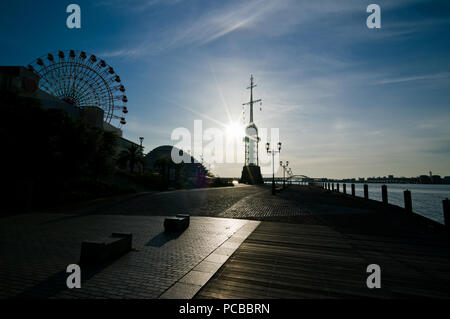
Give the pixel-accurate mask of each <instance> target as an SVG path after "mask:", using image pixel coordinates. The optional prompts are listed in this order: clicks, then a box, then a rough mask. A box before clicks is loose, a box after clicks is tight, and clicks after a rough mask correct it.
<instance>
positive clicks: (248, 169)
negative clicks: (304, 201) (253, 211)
mask: <svg viewBox="0 0 450 319" xmlns="http://www.w3.org/2000/svg"><path fill="white" fill-rule="evenodd" d="M254 87H256V84H254V82H253V75H251V76H250V86H249V87H247V89H250V101H249V102H247V103H244V104H242V105H244V106H245V105H249V106H250V121H249V123H248V125H247V126H246V127H245V137H244V143H245V165H244V167H243V168H242V175H241V183H247V184H262V183H263V179H262V175H261V168H260V167H259V158H258V157H259V155H258V143H259V141H260V138H259V136H258V127H257V126H256V124H255V123H254V122H253V104H254V103H258V102H261V99H258V100H253V88H254Z"/></svg>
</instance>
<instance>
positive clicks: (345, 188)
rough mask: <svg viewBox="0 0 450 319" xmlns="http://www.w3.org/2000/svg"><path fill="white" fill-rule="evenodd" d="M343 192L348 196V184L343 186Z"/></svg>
mask: <svg viewBox="0 0 450 319" xmlns="http://www.w3.org/2000/svg"><path fill="white" fill-rule="evenodd" d="M342 192H343V193H344V194H347V184H342Z"/></svg>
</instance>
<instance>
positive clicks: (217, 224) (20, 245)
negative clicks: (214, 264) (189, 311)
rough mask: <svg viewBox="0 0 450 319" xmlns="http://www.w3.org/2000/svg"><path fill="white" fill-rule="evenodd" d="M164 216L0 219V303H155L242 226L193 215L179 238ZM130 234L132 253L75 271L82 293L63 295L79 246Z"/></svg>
mask: <svg viewBox="0 0 450 319" xmlns="http://www.w3.org/2000/svg"><path fill="white" fill-rule="evenodd" d="M163 219H164V217H152V216H122V215H87V216H83V215H81V216H80V215H67V214H32V215H18V216H12V217H6V218H2V219H0V250H1V252H2V253H1V256H2V257H1V259H0V297H2V298H5V297H19V298H157V297H159V296H160V295H162V294H163V293H164V292H165V291H166V290H167V289H169V288H170V287H171V286H172V285H174V284H175V283H176V282H177V281H178V280H180V279H181V278H183V277H184V276H185V275H186V274H187V273H188V272H189V271H190V270H192V269H193V268H194V267H196V266H197V265H198V264H199V263H200V262H201V261H202V260H204V259H205V258H207V257H208V256H209V255H210V254H211V253H212V252H213V251H214V250H215V249H217V248H218V247H219V246H220V245H221V244H223V243H224V242H225V241H226V240H227V239H229V238H230V236H232V235H233V234H234V233H235V232H236V231H238V230H239V229H240V228H241V227H242V226H244V225H245V224H247V223H248V221H245V220H232V219H222V218H209V217H192V218H191V225H190V227H189V228H188V229H187V230H186V231H185V232H183V233H182V234H181V235H180V236H179V237H175V236H173V235H167V234H165V233H164V232H163ZM112 232H131V233H133V247H134V248H135V249H136V251H131V252H129V253H128V254H126V255H125V256H123V257H121V258H120V259H118V260H115V261H113V262H112V263H109V264H108V265H107V266H105V267H89V268H87V269H82V288H81V289H68V288H67V287H66V284H65V282H66V278H67V276H68V274H66V273H65V269H66V267H67V265H68V264H71V263H78V260H79V254H80V243H81V241H82V240H85V239H88V240H91V239H92V240H95V239H101V238H104V237H107V236H109V235H110V234H111V233H112Z"/></svg>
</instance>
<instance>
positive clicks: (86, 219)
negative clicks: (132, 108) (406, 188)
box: [0, 186, 450, 298]
mask: <svg viewBox="0 0 450 319" xmlns="http://www.w3.org/2000/svg"><path fill="white" fill-rule="evenodd" d="M68 212H69V211H65V209H60V210H52V213H33V214H28V215H17V216H9V217H4V218H0V252H1V254H0V255H1V258H0V297H21V298H28V297H37V298H191V297H193V296H194V295H196V296H197V297H199V298H247V297H255V298H262V297H264V298H329V297H332V298H333V297H337V298H339V297H371V296H373V297H405V296H407V297H411V296H412V297H424V296H426V297H449V291H450V289H449V287H450V275H449V269H450V267H449V266H450V245H449V241H448V237H447V234H446V233H445V232H444V231H443V230H442V227H438V226H437V225H436V224H435V223H433V222H427V221H426V220H424V219H423V218H419V217H414V216H413V215H408V214H405V213H403V212H402V211H401V210H399V209H393V208H390V207H386V206H383V205H382V204H381V203H376V202H371V201H369V202H367V201H365V200H363V199H358V198H357V199H354V198H350V197H346V196H344V195H342V194H336V193H332V192H329V191H325V190H320V189H317V188H309V187H301V188H300V187H290V188H288V189H286V190H284V191H282V192H281V193H279V194H277V196H272V195H270V186H269V187H267V186H244V187H239V188H232V187H230V188H218V189H197V190H187V191H173V192H164V193H149V194H139V195H138V196H124V197H123V198H122V197H121V198H117V199H116V200H113V201H100V202H97V203H95V205H91V206H89V205H87V206H79V207H76V208H75V209H73V210H71V211H70V213H68ZM177 213H190V214H191V215H194V217H192V218H191V226H190V227H189V228H188V229H187V230H186V231H185V232H183V233H182V234H180V235H179V236H173V235H167V234H165V233H164V232H163V220H164V216H170V215H174V214H177ZM258 225H259V226H258ZM257 226H258V227H257ZM256 227H257V228H256ZM255 228H256V230H255ZM112 232H131V233H133V247H134V248H135V251H132V252H130V253H128V254H126V255H125V256H123V257H122V258H120V259H117V260H115V261H113V262H112V263H110V264H108V265H105V266H103V267H94V268H92V267H91V268H88V269H82V288H81V289H76V290H75V289H73V290H69V289H67V287H66V285H65V282H66V278H67V275H68V274H66V272H65V269H66V267H67V265H68V264H71V263H77V262H78V258H79V254H80V243H81V241H83V240H86V239H88V240H90V239H93V240H95V239H99V238H104V237H107V236H109V235H110V234H111V233H112ZM373 263H374V264H379V265H380V266H381V269H382V288H381V289H379V290H369V289H368V288H367V287H366V284H365V283H366V278H367V275H368V274H367V273H366V267H367V265H369V264H373Z"/></svg>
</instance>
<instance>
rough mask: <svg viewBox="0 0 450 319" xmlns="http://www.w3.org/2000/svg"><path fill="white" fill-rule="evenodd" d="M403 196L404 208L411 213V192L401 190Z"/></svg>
mask: <svg viewBox="0 0 450 319" xmlns="http://www.w3.org/2000/svg"><path fill="white" fill-rule="evenodd" d="M403 198H404V199H405V209H406V211H407V212H409V213H412V201H411V192H410V191H409V190H406V191H404V192H403Z"/></svg>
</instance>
